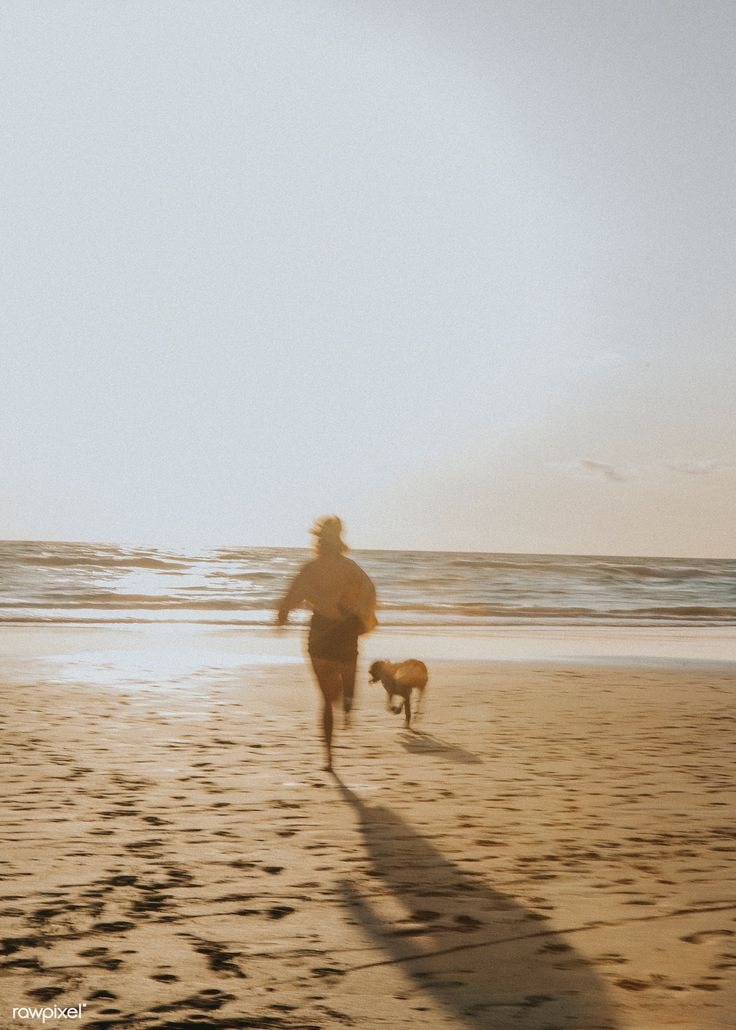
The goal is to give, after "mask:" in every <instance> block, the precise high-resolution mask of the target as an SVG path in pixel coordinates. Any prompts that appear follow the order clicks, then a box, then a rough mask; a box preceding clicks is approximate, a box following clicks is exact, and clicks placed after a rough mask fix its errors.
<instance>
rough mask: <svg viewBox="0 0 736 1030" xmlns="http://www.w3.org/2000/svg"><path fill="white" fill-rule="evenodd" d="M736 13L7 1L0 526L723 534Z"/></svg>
mask: <svg viewBox="0 0 736 1030" xmlns="http://www.w3.org/2000/svg"><path fill="white" fill-rule="evenodd" d="M735 106H736V5H734V4H732V3H731V2H730V0H729V2H723V3H721V2H707V3H703V2H702V0H697V2H688V0H670V2H659V0H644V2H642V0H632V2H629V0H619V2H617V3H616V4H610V3H608V2H604V0H601V2H597V0H574V2H571V0H554V2H544V0H534V2H524V0H509V2H505V0H499V2H495V0H483V2H474V0H453V3H451V4H448V3H447V2H446V0H422V2H417V0H402V2H401V3H395V2H394V0H360V2H358V0H352V2H351V0H289V2H285V0H263V2H261V0H232V2H225V0H156V2H155V3H151V2H150V0H146V2H138V0H126V2H125V3H122V2H120V0H114V2H110V0H88V2H79V0H66V2H65V3H63V4H58V3H56V2H55V0H46V2H42V0H39V2H35V3H32V4H29V3H27V0H15V2H14V0H7V2H6V3H5V4H4V5H3V9H2V13H1V14H0V119H1V121H2V127H3V139H4V141H5V145H4V147H3V155H2V158H1V159H0V219H1V220H2V225H3V227H4V232H3V237H4V246H3V248H2V250H1V251H0V453H2V455H3V460H2V465H1V466H0V538H7V539H59V540H92V541H104V542H125V543H143V544H149V545H158V546H172V547H173V546H181V547H184V546H190V545H191V546H194V545H210V546H217V545H228V546H230V545H237V544H242V545H249V544H250V545H274V546H278V545H284V546H287V545H290V546H296V545H303V544H305V543H306V542H307V539H308V535H307V529H308V527H309V526H310V524H311V523H312V521H313V519H314V518H315V517H316V516H318V515H320V514H324V513H328V512H336V513H338V514H340V515H341V516H342V517H343V519H344V521H345V523H346V526H347V537H348V541H349V543H351V544H352V545H353V546H355V547H382V548H414V549H437V550H471V551H532V552H545V553H600V554H655V555H656V554H659V555H691V556H702V557H734V543H733V542H734V531H733V527H734V525H736V450H735V447H734V441H735V440H736V403H735V401H734V398H735V397H736V346H735V341H734V325H735V324H736V320H735V318H734V316H735V315H736V177H735V176H734V174H733V172H734V168H736V134H735V131H734V123H733V111H734V108H735Z"/></svg>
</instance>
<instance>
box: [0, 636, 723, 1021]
mask: <svg viewBox="0 0 736 1030" xmlns="http://www.w3.org/2000/svg"><path fill="white" fill-rule="evenodd" d="M69 632H73V631H71V630H70V631H69ZM377 646H378V645H377V644H376V643H375V642H374V641H371V645H370V650H371V651H372V652H373V655H372V656H379V655H378V654H377V653H376V649H377ZM48 650H49V651H50V652H53V651H54V647H53V646H52V647H51V648H50V649H48ZM366 650H367V651H368V650H369V648H366ZM108 657H109V656H108ZM174 657H175V656H174ZM174 657H172V663H173V664H172V669H173V670H174V672H173V673H172V674H171V675H170V676H169V677H168V679H166V678H162V679H160V680H158V681H154V680H149V681H145V680H142V679H141V678H140V677H139V678H138V679H136V678H135V677H133V678H131V677H127V678H126V677H124V676H122V675H119V676H117V677H116V676H115V675H114V674H113V673H114V672H115V670H114V668H111V665H114V658H113V659H109V660H108V661H107V663H106V664H105V663H104V662H102V663H101V664H100V665H99V668H98V669H97V672H95V670H94V669H93V670H92V673H90V670H89V669H87V670H86V672H85V670H84V669H83V667H82V665H81V664H80V663H77V665H76V666H74V665H72V668H71V670H70V668H69V665H68V664H67V666H66V667H65V668H64V669H62V667H61V665H60V664H59V663H58V662H56V663H54V661H53V660H52V659H51V657H50V656H49V659H48V661H45V662H42V661H40V660H37V661H34V662H29V661H27V660H23V661H22V660H18V661H17V662H15V663H10V662H8V663H6V674H5V676H4V680H5V685H4V686H3V687H2V689H1V690H0V693H1V694H2V711H3V713H4V719H3V738H2V758H3V762H4V763H6V764H5V765H4V768H5V799H6V805H5V813H4V815H5V819H4V828H3V832H2V864H1V865H0V871H1V872H2V879H1V881H0V894H1V896H0V952H1V955H2V957H1V958H0V965H1V967H2V968H0V975H1V976H2V980H1V987H0V993H1V998H0V1026H2V1027H3V1028H4V1027H16V1026H17V1027H23V1026H27V1027H31V1026H33V1027H38V1026H40V1025H41V1023H40V1021H39V1020H38V1019H32V1018H15V1019H14V1018H13V1016H12V1009H13V1008H18V1007H21V1006H34V1007H43V1006H48V1007H49V1008H51V1007H53V1006H54V1005H57V1006H59V1007H62V1008H63V1007H66V1006H72V1005H75V1004H77V1003H78V1002H83V1003H85V1004H86V1008H85V1010H84V1014H83V1016H82V1018H81V1019H79V1020H72V1019H60V1020H50V1021H49V1022H47V1023H46V1026H75V1025H79V1026H83V1027H84V1028H85V1030H91V1028H95V1030H99V1028H102V1027H123V1026H124V1027H126V1028H127V1027H130V1028H152V1027H157V1028H168V1030H174V1028H183V1027H207V1028H219V1030H237V1028H241V1027H261V1028H284V1030H286V1028H292V1030H296V1028H307V1027H310V1028H311V1027H314V1028H317V1027H322V1028H327V1027H330V1028H332V1027H351V1026H352V1027H357V1028H361V1030H363V1028H365V1030H374V1028H387V1030H388V1028H391V1030H400V1028H409V1027H411V1028H412V1030H414V1028H423V1027H426V1028H433V1030H435V1028H436V1030H440V1028H442V1030H446V1028H451V1027H454V1028H457V1027H470V1028H494V1030H505V1028H509V1030H510V1028H524V1030H526V1028H534V1030H553V1028H570V1027H576V1028H586V1030H593V1028H604V1027H605V1028H616V1030H635V1028H636V1030H656V1028H658V1027H665V1026H666V1027H668V1028H683V1030H706V1028H712V1030H715V1028H718V1030H723V1028H727V1027H736V987H735V985H734V983H735V980H736V977H735V976H734V971H735V970H736V882H735V880H736V870H735V869H734V863H733V859H734V851H735V850H736V849H735V838H736V831H735V829H734V795H733V792H732V791H733V776H732V773H733V762H734V755H735V754H736V740H735V738H736V716H735V715H734V708H733V696H734V694H733V688H734V666H733V665H732V664H731V665H729V664H723V663H722V664H715V663H713V664H711V665H709V664H707V663H702V662H700V663H688V662H681V663H679V665H674V664H666V663H648V664H645V663H642V664H638V665H637V664H627V663H621V662H619V663H618V664H609V665H604V664H597V665H585V664H582V663H580V662H563V661H556V662H554V663H544V662H541V663H520V662H495V663H492V662H474V661H466V662H458V661H453V662H441V661H434V662H433V663H432V665H431V669H430V673H431V679H430V685H429V689H428V699H427V701H428V703H427V709H426V712H425V714H424V718H423V719H422V720H421V721H420V722H418V724H417V732H415V733H407V732H405V731H404V730H403V729H402V727H401V723H400V719H399V718H398V717H396V716H391V715H390V714H389V713H387V712H386V711H385V710H384V707H383V691H382V690H381V688H380V687H369V686H368V684H367V682H365V665H366V661H365V660H364V661H363V662H362V666H361V683H360V695H359V705H358V708H357V711H356V713H355V719H354V724H353V727H352V728H351V729H350V730H349V731H347V732H342V731H341V732H340V733H339V740H338V743H339V746H338V748H337V750H336V773H337V776H335V777H330V776H329V775H327V774H323V773H320V772H318V771H317V770H318V768H319V765H320V762H321V753H320V748H319V744H318V741H317V737H316V723H317V698H316V691H315V688H314V687H313V685H312V683H311V680H310V677H309V675H308V672H307V670H306V668H305V667H304V666H303V665H300V664H294V663H288V662H286V663H284V664H278V663H276V664H273V663H271V664H258V663H253V662H250V663H248V664H245V665H240V664H239V663H238V662H236V661H233V662H231V663H229V664H230V667H229V668H225V667H222V668H219V669H217V668H210V669H209V670H207V669H205V670H202V669H200V670H199V671H198V672H196V673H194V672H192V671H191V670H189V671H187V670H186V669H181V668H180V669H177V666H176V662H175V661H174ZM419 657H421V655H419ZM103 667H104V668H105V669H106V670H107V673H108V675H106V676H103V675H102V674H99V673H100V669H102V668H103ZM75 668H76V671H77V672H78V674H79V675H78V677H77V679H79V680H81V682H75V681H74V675H73V674H74V670H75Z"/></svg>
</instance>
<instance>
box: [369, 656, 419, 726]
mask: <svg viewBox="0 0 736 1030" xmlns="http://www.w3.org/2000/svg"><path fill="white" fill-rule="evenodd" d="M368 675H369V677H370V681H371V683H378V682H379V680H380V682H381V683H382V684H383V686H384V689H385V691H386V694H387V695H388V699H387V702H386V707H387V708H388V710H389V711H390V712H393V713H394V714H395V715H398V714H399V712H400V711H401V710H402V708H403V710H404V720H405V724H406V726H411V694H412V691H413V690H415V691H416V692H417V708H416V712H418V710H419V701H421V699H422V698H423V697H424V688H425V687H426V686H427V680H428V679H429V675H428V673H427V666H426V665H425V664H424V662H420V661H417V659H416V658H409V659H408V660H407V661H405V662H373V664H372V665H371V667H370V669H369V670H368Z"/></svg>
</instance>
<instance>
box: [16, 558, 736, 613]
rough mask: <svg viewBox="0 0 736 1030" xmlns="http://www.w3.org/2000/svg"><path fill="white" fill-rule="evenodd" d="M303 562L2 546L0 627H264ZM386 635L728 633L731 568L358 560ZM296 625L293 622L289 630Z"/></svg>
mask: <svg viewBox="0 0 736 1030" xmlns="http://www.w3.org/2000/svg"><path fill="white" fill-rule="evenodd" d="M307 556H308V552H306V551H303V550H298V549H292V548H284V549H277V548H242V549H237V548H228V549H220V550H210V551H202V552H196V553H194V552H193V553H184V552H173V551H164V550H152V549H146V548H135V547H122V546H116V545H97V544H81V543H46V542H44V543H39V542H26V541H5V542H0V622H6V623H8V622H16V623H26V624H27V623H69V622H73V623H99V622H105V623H116V622H166V621H171V622H204V623H218V624H226V625H242V626H248V625H253V626H258V625H260V626H263V625H268V624H269V623H271V622H272V620H273V609H274V602H275V600H276V599H277V598H278V597H279V596H280V594H281V593H282V592H283V591H284V589H285V587H286V585H287V583H288V582H289V580H290V579H291V577H292V576H293V575H294V573H295V571H296V570H297V568H298V567H299V565H300V564H301V562H303V561H304V560H305V558H307ZM355 557H356V559H357V560H358V561H359V562H360V563H361V564H362V565H363V566H364V567H365V568H366V570H367V571H368V572H369V573H370V575H371V576H372V577H373V579H374V580H375V582H376V586H377V588H378V595H379V601H380V604H381V608H380V612H379V618H380V622H381V624H382V625H384V626H392V625H394V626H412V625H413V626H443V625H446V626H453V627H463V626H476V627H478V626H481V627H482V626H493V625H571V624H575V623H578V624H586V625H590V624H598V625H621V624H631V625H679V626H682V625H694V626H697V625H736V560H726V559H722V560H721V559H685V558H631V557H621V558H614V557H601V556H590V557H586V556H580V555H569V556H568V555H533V554H465V553H463V554H458V553H444V552H428V551H362V552H356V553H355ZM304 617H306V616H305V615H304V616H297V617H296V618H297V621H298V620H300V619H303V618H304Z"/></svg>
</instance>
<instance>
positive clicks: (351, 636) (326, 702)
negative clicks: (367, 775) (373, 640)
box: [278, 515, 376, 771]
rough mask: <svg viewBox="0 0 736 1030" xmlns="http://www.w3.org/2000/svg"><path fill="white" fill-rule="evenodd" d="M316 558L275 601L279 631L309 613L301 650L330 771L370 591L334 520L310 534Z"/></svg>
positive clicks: (367, 626) (367, 620)
mask: <svg viewBox="0 0 736 1030" xmlns="http://www.w3.org/2000/svg"><path fill="white" fill-rule="evenodd" d="M310 532H311V533H313V534H314V536H315V538H316V539H315V545H316V550H317V557H316V558H314V559H313V560H312V561H309V562H307V563H306V564H305V565H303V566H302V568H301V569H300V570H299V572H298V573H297V575H296V578H295V579H294V581H293V583H292V584H291V586H290V587H289V590H288V591H287V593H286V594H285V596H284V597H283V598H282V600H281V601H280V602H279V606H278V624H279V626H283V625H285V624H286V621H287V619H288V618H289V612H290V611H291V610H292V609H293V608H299V607H300V606H301V605H302V604H305V603H306V605H308V607H309V608H311V609H312V618H311V621H310V623H309V637H308V641H307V651H308V652H309V657H310V660H311V663H312V669H313V670H314V675H315V678H316V680H317V684H318V686H319V688H320V690H321V692H322V738H323V740H324V745H325V751H326V756H327V763H326V765H325V769H326V770H328V771H329V770H331V769H332V728H333V711H332V710H333V707H334V706H335V705H336V704H337V703H338V701H340V700H342V707H343V712H344V713H345V718H346V721H347V718H348V714H349V712H350V709H351V708H352V705H353V694H354V691H355V667H356V663H357V660H358V637H359V636H360V634H361V633H367V632H368V631H370V630H371V629H373V627H374V626H375V625H376V617H375V608H376V591H375V587H374V586H373V583H372V582H371V580H370V578H369V577H368V575H367V574H366V573H365V572H364V571H363V570H362V569H361V567H360V566H359V565H358V564H356V562H354V561H352V560H351V559H350V558H346V557H345V551H346V550H347V546H346V544H345V543H344V541H343V539H342V522H341V521H340V519H339V518H338V517H337V516H336V515H328V516H326V517H325V518H323V519H320V520H319V521H318V522H317V523H316V524H315V526H314V527H313V528H312V530H311V531H310Z"/></svg>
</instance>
